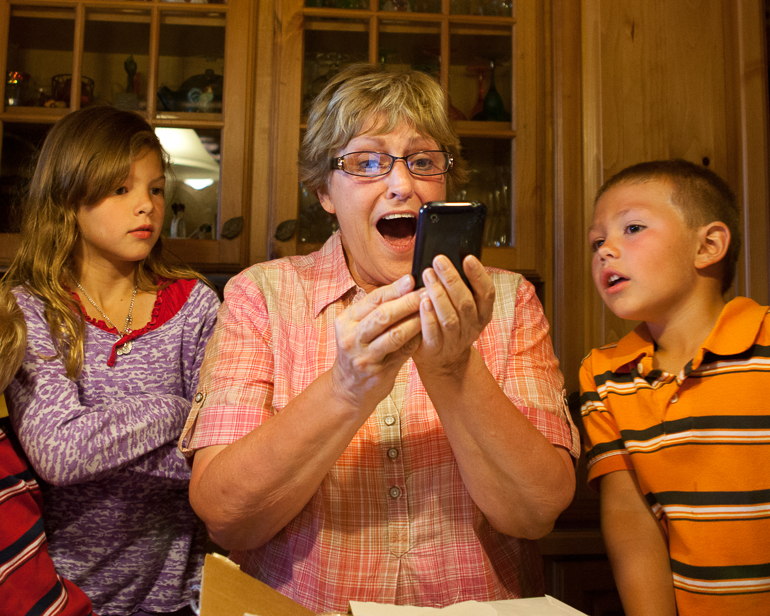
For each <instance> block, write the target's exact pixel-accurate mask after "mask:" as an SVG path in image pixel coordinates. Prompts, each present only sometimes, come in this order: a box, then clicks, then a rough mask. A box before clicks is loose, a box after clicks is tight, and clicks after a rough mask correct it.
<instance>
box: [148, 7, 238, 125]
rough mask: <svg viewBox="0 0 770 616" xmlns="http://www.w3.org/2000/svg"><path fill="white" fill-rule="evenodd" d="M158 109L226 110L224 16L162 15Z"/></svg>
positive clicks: (218, 111)
mask: <svg viewBox="0 0 770 616" xmlns="http://www.w3.org/2000/svg"><path fill="white" fill-rule="evenodd" d="M158 64H159V66H158V76H159V84H158V85H159V87H158V112H163V111H176V112H179V111H181V112H199V113H222V85H223V77H222V76H223V75H224V68H225V67H224V64H225V18H224V16H215V17H211V16H208V15H207V16H201V15H191V14H184V13H166V14H164V15H163V16H162V17H161V26H160V58H159V63H158Z"/></svg>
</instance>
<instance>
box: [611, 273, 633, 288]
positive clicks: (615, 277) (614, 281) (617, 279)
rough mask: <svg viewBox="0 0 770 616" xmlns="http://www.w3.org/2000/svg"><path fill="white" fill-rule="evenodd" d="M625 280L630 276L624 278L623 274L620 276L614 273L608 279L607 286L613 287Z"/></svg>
mask: <svg viewBox="0 0 770 616" xmlns="http://www.w3.org/2000/svg"><path fill="white" fill-rule="evenodd" d="M624 280H628V278H623V276H619V275H618V274H613V275H612V276H610V277H609V278H608V279H607V288H608V289H611V288H612V287H614V286H615V285H616V284H618V283H621V282H623V281H624Z"/></svg>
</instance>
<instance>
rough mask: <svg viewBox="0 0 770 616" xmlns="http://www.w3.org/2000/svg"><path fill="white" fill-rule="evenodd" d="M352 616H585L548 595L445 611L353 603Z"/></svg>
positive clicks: (469, 603)
mask: <svg viewBox="0 0 770 616" xmlns="http://www.w3.org/2000/svg"><path fill="white" fill-rule="evenodd" d="M350 612H351V613H352V614H353V616H418V615H419V616H585V614H584V613H583V612H580V611H578V610H576V609H575V608H573V607H570V606H569V605H567V604H566V603H562V602H561V601H559V600H558V599H554V598H553V597H549V596H548V595H546V596H545V597H533V598H530V599H510V600H508V601H490V602H489V603H479V602H478V601H464V602H462V603H455V604H454V605H450V606H448V607H445V608H432V607H414V606H411V605H386V604H383V603H372V602H368V601H351V602H350Z"/></svg>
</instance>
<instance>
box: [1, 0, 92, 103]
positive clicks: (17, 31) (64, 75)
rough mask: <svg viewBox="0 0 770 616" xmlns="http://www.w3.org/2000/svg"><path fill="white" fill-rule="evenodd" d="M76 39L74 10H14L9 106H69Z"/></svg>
mask: <svg viewBox="0 0 770 616" xmlns="http://www.w3.org/2000/svg"><path fill="white" fill-rule="evenodd" d="M74 36H75V11H74V9H70V8H55V9H53V8H37V7H24V8H20V7H12V8H11V18H10V24H9V30H8V61H7V63H6V85H5V104H6V106H9V107H12V106H21V107H42V106H46V107H50V106H55V107H69V103H70V86H71V85H72V80H71V73H72V58H73V51H72V49H73V40H74ZM83 95H84V96H88V89H87V88H84V89H83Z"/></svg>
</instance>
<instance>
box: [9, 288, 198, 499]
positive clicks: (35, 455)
mask: <svg viewBox="0 0 770 616" xmlns="http://www.w3.org/2000/svg"><path fill="white" fill-rule="evenodd" d="M17 300H18V303H19V306H20V307H21V309H22V311H23V312H24V317H25V320H26V323H27V350H26V356H25V359H24V363H23V364H22V367H21V369H20V371H19V373H18V374H17V376H16V379H15V380H14V381H13V382H12V383H11V385H10V386H9V387H8V390H7V392H6V394H7V395H6V398H7V400H8V403H9V404H8V406H9V413H10V415H11V419H12V422H13V427H14V430H15V432H16V434H17V435H18V438H19V441H20V442H21V445H22V447H23V448H24V451H25V452H26V454H27V457H28V459H29V461H30V463H31V464H32V466H33V468H34V469H35V471H37V473H38V474H39V475H40V477H42V478H43V479H44V480H45V481H47V482H48V483H51V484H53V485H59V486H62V485H71V484H76V483H82V482H86V481H92V480H96V479H100V478H102V477H105V476H107V475H108V474H109V473H111V472H112V471H114V470H117V469H121V468H123V467H126V466H128V465H129V464H131V463H133V462H135V461H136V460H138V459H139V458H142V457H143V456H146V455H147V454H149V453H151V452H153V451H155V450H156V449H158V448H160V447H162V446H163V445H165V444H167V443H175V442H176V439H177V437H178V436H179V434H180V432H181V429H182V426H183V425H184V420H185V417H186V416H187V413H188V410H189V408H190V403H189V401H188V400H186V399H185V398H183V397H181V396H175V395H171V394H157V393H151V394H142V393H136V394H134V395H131V396H130V397H120V398H116V397H114V396H111V397H108V396H104V398H102V399H98V400H95V401H94V402H93V403H92V404H90V405H85V404H83V403H81V398H80V395H79V392H78V383H77V381H72V380H70V379H69V378H67V375H66V372H65V368H64V364H63V362H62V361H61V359H46V358H50V357H53V356H55V355H56V349H55V347H54V344H53V340H52V339H51V334H50V331H49V328H48V323H47V322H46V320H45V318H44V316H43V309H42V305H41V304H40V302H39V301H36V300H33V299H31V298H30V297H29V296H27V295H26V294H23V293H21V294H18V295H17Z"/></svg>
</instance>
